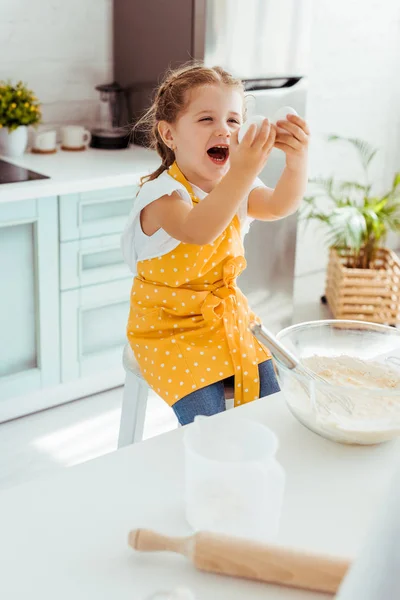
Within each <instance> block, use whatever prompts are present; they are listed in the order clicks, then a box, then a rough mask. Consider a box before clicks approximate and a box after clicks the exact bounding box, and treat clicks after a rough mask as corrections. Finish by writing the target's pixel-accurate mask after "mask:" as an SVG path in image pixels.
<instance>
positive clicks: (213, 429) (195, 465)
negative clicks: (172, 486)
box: [184, 415, 285, 540]
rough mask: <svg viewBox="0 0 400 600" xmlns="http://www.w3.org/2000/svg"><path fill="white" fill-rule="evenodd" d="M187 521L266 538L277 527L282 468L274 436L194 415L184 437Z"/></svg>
mask: <svg viewBox="0 0 400 600" xmlns="http://www.w3.org/2000/svg"><path fill="white" fill-rule="evenodd" d="M184 445H185V511H186V520H187V521H188V523H189V525H190V526H191V527H192V528H193V529H194V530H195V531H212V532H218V533H224V534H227V535H234V536H238V537H245V538H250V539H258V540H271V539H273V538H275V537H276V535H277V533H278V530H279V521H280V515H281V509H282V502H283V494H284V487H285V472H284V470H283V468H282V467H281V465H280V464H279V463H278V462H277V460H276V459H275V453H276V451H277V448H278V439H277V437H276V435H275V434H274V433H273V432H272V431H271V430H270V429H268V428H267V427H265V426H264V425H261V424H260V423H256V422H253V421H250V420H242V419H237V418H235V417H232V416H230V417H228V416H227V415H226V416H225V419H224V420H221V419H214V418H208V417H196V419H195V422H194V424H193V425H191V426H190V427H188V428H187V430H186V432H185V435H184Z"/></svg>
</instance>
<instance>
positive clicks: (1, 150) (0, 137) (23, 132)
mask: <svg viewBox="0 0 400 600" xmlns="http://www.w3.org/2000/svg"><path fill="white" fill-rule="evenodd" d="M27 143H28V128H27V127H26V126H25V125H20V127H17V129H14V130H13V131H9V129H8V127H2V128H1V129H0V154H3V155H4V156H22V154H23V153H24V152H25V150H26V146H27Z"/></svg>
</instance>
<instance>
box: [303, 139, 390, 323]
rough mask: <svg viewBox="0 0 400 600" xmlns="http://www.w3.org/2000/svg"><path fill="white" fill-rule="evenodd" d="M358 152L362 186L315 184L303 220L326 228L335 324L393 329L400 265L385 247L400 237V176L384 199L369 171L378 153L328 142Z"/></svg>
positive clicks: (360, 145)
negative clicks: (393, 234) (397, 234)
mask: <svg viewBox="0 0 400 600" xmlns="http://www.w3.org/2000/svg"><path fill="white" fill-rule="evenodd" d="M328 140H329V141H330V142H338V141H339V142H344V143H346V144H350V145H351V146H352V147H353V148H355V149H356V151H357V154H358V157H359V159H360V161H361V164H362V167H363V171H364V174H365V178H364V181H361V182H360V181H337V180H336V181H335V180H334V179H333V178H332V177H331V178H328V179H322V178H318V179H312V180H310V183H311V185H312V189H313V190H315V192H314V193H313V194H312V195H310V196H307V197H306V198H305V199H304V200H305V203H304V207H303V209H302V217H303V218H305V219H306V220H307V221H318V222H320V223H322V224H323V225H324V226H325V229H326V231H327V242H328V246H329V248H330V254H329V263H328V271H327V280H326V292H325V294H326V295H325V296H324V297H323V300H325V301H327V302H328V304H329V306H330V308H331V310H332V313H333V315H334V317H335V318H337V319H355V320H361V321H372V322H375V323H386V324H390V325H395V324H396V323H399V322H400V261H399V259H398V257H397V255H396V254H395V253H394V252H392V251H391V250H389V249H388V248H386V247H385V246H384V244H385V240H386V236H387V234H388V232H389V231H395V232H398V231H400V172H399V173H396V174H395V176H394V178H393V183H392V187H391V189H390V190H388V191H387V192H386V193H384V194H376V193H373V192H372V185H371V183H370V180H369V176H368V173H369V167H370V164H371V161H372V160H373V158H374V156H375V155H376V153H377V150H376V149H374V148H372V147H371V146H370V145H369V144H368V143H366V142H364V141H362V140H359V139H353V138H344V137H340V136H336V135H335V136H334V135H333V136H330V137H329V138H328Z"/></svg>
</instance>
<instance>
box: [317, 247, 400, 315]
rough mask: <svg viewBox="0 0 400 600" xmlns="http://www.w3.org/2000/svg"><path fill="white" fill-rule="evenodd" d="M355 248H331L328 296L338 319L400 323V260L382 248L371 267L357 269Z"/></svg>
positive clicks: (327, 285)
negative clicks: (352, 265) (353, 263)
mask: <svg viewBox="0 0 400 600" xmlns="http://www.w3.org/2000/svg"><path fill="white" fill-rule="evenodd" d="M352 261H354V252H352V251H351V250H340V251H338V250H336V249H335V248H331V251H330V255H329V263H328V271H327V281H326V293H325V294H326V299H327V301H328V304H329V306H330V309H331V311H332V313H333V316H334V317H335V319H354V320H356V321H370V322H372V323H383V324H386V325H396V324H397V323H399V322H400V260H399V258H398V257H397V255H396V254H395V253H394V252H392V251H391V250H389V249H388V248H379V249H378V250H377V252H376V256H375V259H374V261H373V263H372V268H370V269H355V268H351V267H350V266H349V265H351V264H352Z"/></svg>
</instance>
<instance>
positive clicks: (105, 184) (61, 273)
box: [0, 146, 159, 423]
mask: <svg viewBox="0 0 400 600" xmlns="http://www.w3.org/2000/svg"><path fill="white" fill-rule="evenodd" d="M5 162H6V163H7V161H5ZM12 162H13V163H15V164H16V166H17V167H20V169H22V172H21V170H20V171H18V169H17V172H18V173H19V175H20V176H21V178H20V179H16V180H15V181H14V182H12V183H11V182H10V183H6V181H7V179H6V178H5V179H4V177H3V178H1V174H2V172H3V171H1V164H0V182H1V183H2V185H0V291H1V294H0V340H1V344H0V423H1V422H4V421H7V420H9V419H13V418H16V417H20V416H23V415H26V414H29V413H32V412H36V411H38V410H43V409H46V408H50V407H52V406H57V405H59V404H62V403H64V402H69V401H71V400H75V399H78V398H82V397H85V396H88V395H90V394H96V393H99V392H101V391H104V390H107V389H109V388H111V387H116V386H118V385H121V384H122V383H123V381H124V370H123V366H122V350H123V347H124V344H125V342H126V324H127V321H128V313H129V300H130V291H131V286H132V275H131V273H130V271H129V269H128V267H127V266H126V265H125V263H124V262H123V259H122V253H121V249H120V236H121V233H122V230H123V228H124V226H125V224H126V221H127V217H128V215H129V213H130V211H131V209H132V205H133V202H134V201H135V197H136V195H137V191H138V189H139V188H138V186H139V181H140V178H141V177H142V176H143V175H146V174H147V173H149V172H151V171H153V170H154V169H156V168H157V167H158V166H159V158H158V156H157V155H156V153H154V152H152V151H149V150H145V149H144V148H140V147H135V146H132V147H130V148H127V149H126V150H121V151H118V152H109V151H107V150H98V149H91V148H88V149H87V150H86V151H85V152H82V153H80V152H77V153H74V152H57V153H55V154H52V155H35V154H32V153H30V152H26V153H25V154H24V155H23V156H22V157H19V158H18V159H15V161H14V160H13V161H12ZM3 167H4V165H3ZM5 167H7V164H6V165H5ZM24 170H28V171H33V172H34V173H36V174H37V173H40V174H42V175H44V176H46V177H45V178H44V179H40V180H29V181H27V180H26V173H25V171H24ZM3 174H4V172H3Z"/></svg>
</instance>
